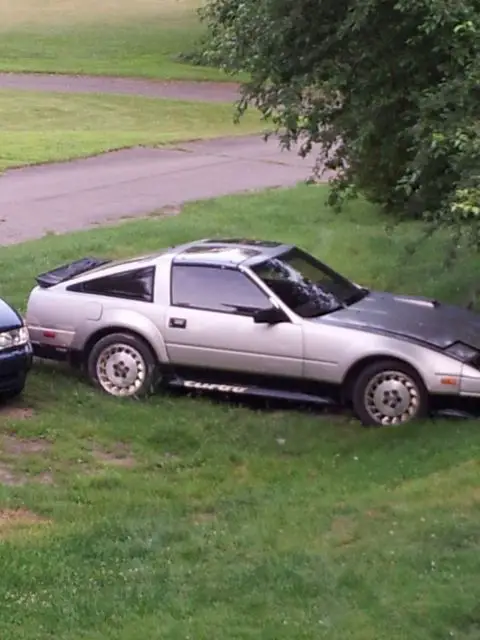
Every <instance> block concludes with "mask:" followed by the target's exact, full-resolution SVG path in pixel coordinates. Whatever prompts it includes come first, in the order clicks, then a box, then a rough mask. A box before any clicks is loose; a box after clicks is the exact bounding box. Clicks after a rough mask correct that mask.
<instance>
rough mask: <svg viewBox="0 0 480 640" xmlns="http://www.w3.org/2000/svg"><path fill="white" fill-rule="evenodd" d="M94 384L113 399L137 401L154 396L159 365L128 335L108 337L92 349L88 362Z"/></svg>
mask: <svg viewBox="0 0 480 640" xmlns="http://www.w3.org/2000/svg"><path fill="white" fill-rule="evenodd" d="M87 372H88V376H89V378H90V380H91V381H92V382H93V384H94V385H95V386H96V387H98V388H100V389H101V390H102V391H103V392H104V393H107V394H108V395H111V396H114V397H116V398H140V397H144V396H146V395H149V394H150V393H152V392H153V390H154V387H155V386H156V383H157V381H158V363H157V361H156V358H155V356H154V355H153V352H152V350H151V348H150V347H149V346H148V344H147V343H146V342H145V341H144V340H142V339H141V338H139V337H137V336H135V335H133V334H130V333H111V334H109V335H107V336H105V337H103V338H100V340H99V341H98V342H96V343H95V344H94V345H93V348H92V349H91V351H90V353H89V354H88V359H87Z"/></svg>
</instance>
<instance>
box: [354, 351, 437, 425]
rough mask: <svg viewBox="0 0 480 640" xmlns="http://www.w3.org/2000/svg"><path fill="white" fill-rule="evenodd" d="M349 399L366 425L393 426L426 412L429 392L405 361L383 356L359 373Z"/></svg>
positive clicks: (421, 416) (423, 414) (420, 416)
mask: <svg viewBox="0 0 480 640" xmlns="http://www.w3.org/2000/svg"><path fill="white" fill-rule="evenodd" d="M352 403H353V408H354V411H355V413H356V415H357V417H358V418H359V419H360V420H361V422H362V423H363V424H364V425H365V426H376V427H381V426H389V425H391V426H396V425H400V424H405V423H407V422H410V421H412V420H415V419H418V418H423V417H425V416H426V415H427V413H428V392H427V390H426V388H425V385H424V384H423V382H422V381H421V379H420V377H419V376H418V375H417V374H416V373H415V371H413V370H412V369H411V368H410V367H409V366H408V365H404V364H403V363H400V362H396V361H394V360H393V361H391V360H382V361H379V362H374V363H373V364H371V365H368V366H367V367H365V369H363V371H362V372H361V373H360V375H359V376H358V378H357V380H356V381H355V383H354V386H353V393H352Z"/></svg>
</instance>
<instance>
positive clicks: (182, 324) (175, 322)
mask: <svg viewBox="0 0 480 640" xmlns="http://www.w3.org/2000/svg"><path fill="white" fill-rule="evenodd" d="M168 326H169V327H171V328H172V329H186V327H187V321H186V319H185V318H170V320H169V321H168Z"/></svg>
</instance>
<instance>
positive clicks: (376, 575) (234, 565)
mask: <svg viewBox="0 0 480 640" xmlns="http://www.w3.org/2000/svg"><path fill="white" fill-rule="evenodd" d="M324 195H325V190H324V188H323V187H313V186H311V187H301V188H298V189H294V190H291V191H272V192H266V193H263V194H259V195H254V196H243V197H235V198H233V197H231V198H224V199H220V200H217V201H214V202H205V203H197V204H193V205H189V206H187V207H186V208H185V210H184V212H183V213H182V214H180V215H179V216H178V217H176V218H167V219H161V218H156V217H150V218H148V219H145V220H141V221H136V222H129V223H125V224H124V225H121V226H119V227H116V228H108V229H101V230H95V231H89V232H82V233H76V234H73V235H69V236H64V237H61V236H56V237H47V238H44V239H42V240H40V241H35V242H30V243H26V244H24V245H20V246H17V247H8V248H3V249H2V252H1V254H0V267H1V271H2V274H3V277H2V286H1V290H0V294H1V295H4V296H6V297H7V298H8V299H9V300H11V301H12V302H14V303H15V304H17V305H18V306H20V307H21V308H24V306H25V299H26V295H27V292H28V290H29V287H30V286H31V285H32V282H33V276H34V274H35V273H37V272H39V271H41V270H44V269H45V268H47V267H50V266H53V265H56V264H58V263H61V262H63V261H65V260H71V259H74V258H75V257H78V256H82V255H85V254H94V255H99V254H100V255H101V254H107V255H112V256H113V255H114V256H123V255H130V254H134V253H136V252H143V251H150V250H152V249H155V248H157V247H159V246H166V245H168V244H172V243H177V242H180V241H184V240H189V239H193V238H196V237H202V236H209V235H212V234H213V235H224V234H235V235H237V234H244V235H248V236H255V237H270V238H279V239H286V240H289V241H293V242H297V243H300V244H301V245H302V246H304V247H306V248H307V249H310V250H313V251H315V253H316V254H317V255H319V256H321V257H322V258H323V259H325V260H326V261H329V262H330V263H331V264H332V265H333V266H334V267H336V268H338V269H340V270H341V271H342V272H344V273H345V274H347V275H350V276H353V277H355V279H356V280H357V281H359V282H363V283H365V284H367V285H370V286H376V287H379V288H383V287H391V288H394V289H396V290H398V291H409V292H412V293H416V292H422V293H425V294H432V295H438V296H439V297H441V298H444V299H450V300H455V301H462V300H464V299H465V298H466V296H467V295H468V292H469V290H470V287H471V286H473V285H475V284H476V273H477V272H478V266H479V264H478V262H479V259H478V257H468V258H465V259H464V260H463V261H460V262H459V263H458V264H456V265H455V266H454V267H451V268H445V267H444V266H443V264H442V255H443V253H444V243H445V240H444V239H442V238H434V239H430V240H428V241H425V242H424V243H423V244H422V247H421V251H419V252H417V253H413V254H407V252H406V250H405V246H407V247H408V245H409V244H410V243H411V242H413V241H415V240H417V239H418V238H419V235H420V230H419V227H418V226H417V225H415V224H408V225H405V224H404V225H401V226H400V227H398V228H397V229H396V230H395V231H394V232H391V231H388V230H387V229H386V228H385V227H384V225H383V221H382V220H381V219H380V218H379V216H378V215H377V214H376V213H375V211H374V210H372V208H371V207H369V206H367V205H366V204H364V203H361V202H360V203H356V204H354V205H352V207H351V208H350V210H349V211H347V212H346V213H345V214H344V215H342V216H337V215H336V214H334V213H332V212H330V211H328V210H327V209H326V208H325V206H323V198H324ZM24 403H25V405H26V406H29V407H32V408H33V410H34V415H33V417H31V418H30V419H26V420H21V419H19V418H16V417H15V415H13V416H12V417H10V418H8V417H5V418H4V419H3V423H2V431H3V433H4V434H5V433H9V434H15V435H16V438H17V439H19V438H29V439H36V441H38V442H37V445H38V446H37V449H38V448H39V443H42V442H43V443H44V449H43V450H40V451H37V453H34V452H33V453H32V452H30V453H24V454H23V455H18V453H17V454H13V453H10V454H8V453H6V452H3V453H2V459H3V464H7V463H8V464H9V465H10V466H11V469H13V470H14V471H16V472H17V473H20V472H22V473H24V474H25V475H26V476H28V477H29V478H30V480H31V482H29V483H27V484H25V485H23V486H3V487H2V486H0V501H1V502H0V505H3V507H4V508H9V509H12V510H13V509H17V508H24V509H29V510H31V511H33V512H35V513H36V514H38V515H39V516H41V517H42V518H44V519H46V520H47V521H48V522H46V523H45V524H42V523H41V522H39V523H37V524H35V525H31V524H29V523H28V522H25V523H24V524H25V526H24V527H23V528H21V527H15V526H13V524H12V523H11V522H10V524H9V525H4V526H2V518H1V516H0V538H3V542H2V544H0V566H2V580H1V584H0V601H1V602H2V607H0V629H1V638H2V640H17V639H19V638H22V640H47V639H50V638H58V639H61V640H87V639H88V640H136V639H137V638H139V637H142V638H148V639H149V640H164V639H166V638H168V639H172V640H173V639H177V638H178V639H180V638H182V639H183V638H187V637H189V638H192V639H195V640H202V639H206V638H212V639H214V640H217V639H218V640H224V639H227V638H228V639H232V640H236V639H239V640H240V639H241V640H244V639H248V640H250V639H252V640H253V639H255V640H257V639H261V640H269V639H271V640H282V639H285V640H287V639H288V640H297V639H302V640H303V639H310V638H315V639H316V638H325V639H327V640H372V639H375V640H406V639H408V640H440V639H444V638H445V639H446V638H456V639H457V640H476V639H477V638H478V637H479V633H480V609H479V602H480V582H479V580H478V574H479V571H480V554H479V551H480V534H479V532H480V493H479V490H478V479H479V470H480V464H479V462H478V460H479V454H480V430H479V423H478V422H476V421H472V422H460V423H455V422H446V421H438V422H425V423H418V424H413V425H407V426H404V427H400V428H397V429H394V430H391V429H385V430H382V429H378V430H375V429H372V430H364V429H362V428H361V427H359V425H358V424H357V423H356V422H355V421H350V420H348V419H346V418H341V417H338V416H337V417H334V416H328V415H323V414H318V413H312V412H307V411H300V410H297V409H291V410H286V409H283V408H281V407H275V408H273V409H271V410H269V411H266V410H260V409H258V408H257V409H254V408H251V407H248V406H238V407H234V406H230V405H228V404H226V403H223V402H213V401H211V400H208V399H206V398H203V399H193V398H185V397H182V396H179V397H173V396H170V395H163V396H162V395H159V396H157V397H154V398H151V399H149V400H148V401H143V402H121V401H115V400H113V399H109V398H106V397H103V396H102V395H100V394H98V393H97V392H95V391H94V390H92V389H91V388H90V387H89V386H88V385H87V384H86V383H84V382H83V381H82V380H79V379H78V378H77V377H76V376H75V375H74V374H71V373H70V374H69V373H67V371H66V370H65V369H64V368H63V367H56V366H42V367H38V368H37V369H36V371H35V372H34V373H33V375H32V376H31V378H30V381H29V384H28V390H27V393H26V395H25V399H24ZM48 443H49V444H48ZM23 446H26V445H25V443H24V445H23ZM116 450H117V454H116V456H117V457H122V456H123V457H124V464H123V465H122V464H120V462H119V461H118V460H116V459H114V458H115V453H114V452H115V451H116ZM98 451H103V452H104V453H106V452H111V457H110V460H108V458H106V457H105V455H104V457H103V461H102V460H101V459H99V457H98ZM95 452H97V454H96V453H95ZM112 452H113V453H112ZM125 456H129V458H127V459H126V461H125ZM114 463H116V464H114ZM127 463H128V464H127ZM0 470H1V467H0ZM40 473H48V474H52V476H53V480H54V484H53V485H51V486H48V485H45V484H38V483H35V474H40ZM0 508H1V507H0Z"/></svg>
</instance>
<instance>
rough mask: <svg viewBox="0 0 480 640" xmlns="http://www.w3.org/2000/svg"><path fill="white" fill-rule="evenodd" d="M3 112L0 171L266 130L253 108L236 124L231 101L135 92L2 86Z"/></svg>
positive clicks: (0, 92) (0, 133) (0, 108)
mask: <svg viewBox="0 0 480 640" xmlns="http://www.w3.org/2000/svg"><path fill="white" fill-rule="evenodd" d="M0 113H1V114H2V129H1V131H0V171H1V170H4V169H6V168H8V167H12V166H19V165H26V164H32V163H40V162H50V161H58V160H67V159H71V158H78V157H84V156H89V155H94V154H98V153H101V152H103V151H108V150H112V149H119V148H123V147H132V146H137V145H148V146H153V145H160V144H168V143H173V142H180V141H182V140H183V141H184V140H192V139H197V138H212V137H217V136H230V135H241V134H248V133H254V132H257V131H261V130H262V123H261V122H260V117H259V116H258V115H256V114H254V113H253V112H252V113H251V114H249V115H248V116H247V117H245V118H243V119H242V121H241V122H240V123H239V124H238V125H237V124H234V122H233V107H232V105H230V104H205V103H195V102H178V101H169V100H156V99H154V98H139V97H136V96H116V95H114V96H107V95H66V94H65V95H64V94H56V93H54V94H50V93H34V92H32V93H30V92H23V91H1V90H0Z"/></svg>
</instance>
